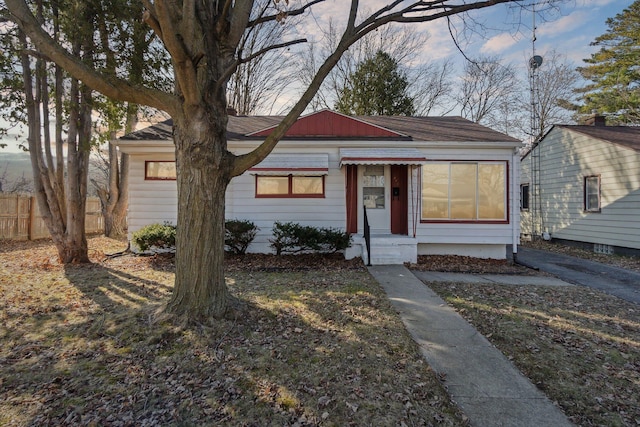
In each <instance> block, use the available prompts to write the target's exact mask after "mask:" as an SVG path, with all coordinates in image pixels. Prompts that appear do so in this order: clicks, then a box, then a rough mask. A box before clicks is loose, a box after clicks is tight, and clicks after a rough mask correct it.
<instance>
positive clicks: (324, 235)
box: [269, 221, 351, 255]
mask: <svg viewBox="0 0 640 427" xmlns="http://www.w3.org/2000/svg"><path fill="white" fill-rule="evenodd" d="M269 242H271V247H272V248H273V249H275V251H276V255H282V254H283V253H297V252H319V253H334V252H338V251H341V250H344V249H346V248H348V247H349V245H350V244H351V235H350V234H349V233H346V232H344V231H341V230H338V229H332V228H318V227H311V226H307V225H300V224H297V223H293V222H286V223H281V222H279V221H276V222H275V223H274V224H273V239H270V240H269Z"/></svg>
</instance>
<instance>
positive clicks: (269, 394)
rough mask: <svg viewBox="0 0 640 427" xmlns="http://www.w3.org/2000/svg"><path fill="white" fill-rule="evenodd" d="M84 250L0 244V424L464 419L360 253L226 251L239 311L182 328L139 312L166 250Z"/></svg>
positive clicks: (164, 281)
mask: <svg viewBox="0 0 640 427" xmlns="http://www.w3.org/2000/svg"><path fill="white" fill-rule="evenodd" d="M5 243H6V244H5ZM90 247H91V255H92V257H93V259H94V261H95V262H94V264H92V265H89V266H69V267H66V268H63V267H61V266H59V265H57V264H56V263H55V252H54V251H53V248H52V247H51V245H50V244H48V243H46V242H44V243H42V242H41V243H35V244H34V243H7V242H2V248H1V249H0V425H6V426H26V425H94V426H97V425H113V426H129V425H130V426H134V425H135V426H149V425H154V426H155V425H230V426H236V425H237V426H254V425H260V426H269V425H273V426H283V425H296V426H307V425H308V426H315V425H322V426H348V425H376V426H398V425H407V426H421V425H455V426H458V425H465V424H466V420H465V419H464V417H463V416H462V414H461V413H460V412H459V410H458V409H457V408H456V407H455V406H454V405H453V404H452V403H451V402H450V400H449V397H448V395H447V394H446V392H445V391H444V390H443V388H442V386H441V385H440V383H439V382H438V380H437V379H436V377H435V376H434V373H433V372H432V371H431V369H430V368H429V367H428V366H427V365H426V363H425V362H423V359H422V358H421V357H420V355H419V352H418V349H417V346H416V345H415V343H414V342H413V341H412V340H411V339H410V337H409V336H408V334H407V333H406V331H405V330H404V328H403V326H402V323H401V322H400V320H399V319H398V316H397V315H396V313H395V312H394V311H393V309H392V308H391V306H390V304H389V302H388V301H387V299H386V297H385V295H384V293H383V291H382V290H381V288H380V287H379V285H378V284H377V283H375V281H373V279H372V278H371V277H370V276H369V275H368V273H367V272H366V270H365V269H364V268H362V266H361V265H360V264H359V263H356V262H345V261H339V260H336V259H325V260H317V259H316V260H315V261H311V260H305V261H304V262H303V263H297V265H296V264H295V263H291V262H284V263H281V264H277V263H274V262H273V258H268V257H262V258H261V257H254V258H246V259H245V260H234V259H231V260H230V261H229V268H228V274H227V277H228V279H227V280H228V285H229V288H230V289H231V291H232V293H233V294H234V295H236V296H238V297H239V298H241V299H242V300H244V301H246V302H247V303H248V304H249V305H250V308H251V309H250V311H249V313H248V315H247V316H245V317H244V318H242V319H238V320H237V321H220V322H219V323H217V324H216V326H215V327H205V326H200V327H195V328H190V329H185V328H180V327H176V326H174V325H171V324H165V323H158V322H154V321H153V318H154V316H153V315H154V313H155V311H156V310H157V309H158V308H159V307H161V305H162V303H163V302H164V301H166V299H167V297H168V296H169V294H170V292H171V288H172V283H173V276H174V273H173V264H172V262H171V261H170V260H167V259H164V258H140V257H133V256H125V257H120V258H114V259H111V260H106V261H103V259H104V253H111V252H116V251H119V250H122V249H123V248H124V244H122V243H121V242H118V241H113V240H109V239H105V238H94V239H91V240H90ZM621 357H622V356H621Z"/></svg>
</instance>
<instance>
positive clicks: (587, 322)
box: [429, 283, 640, 426]
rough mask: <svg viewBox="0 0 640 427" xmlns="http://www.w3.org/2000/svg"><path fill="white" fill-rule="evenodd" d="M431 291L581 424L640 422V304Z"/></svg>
mask: <svg viewBox="0 0 640 427" xmlns="http://www.w3.org/2000/svg"><path fill="white" fill-rule="evenodd" d="M429 287H431V288H432V289H434V290H435V291H436V292H437V293H438V294H440V295H441V296H442V297H443V298H445V300H446V301H447V302H448V303H449V304H451V305H452V306H453V307H455V308H456V310H457V311H458V312H459V313H461V314H462V315H463V316H464V317H465V318H466V319H467V320H468V321H470V322H471V323H472V324H473V325H475V326H476V328H477V329H478V330H479V331H480V332H481V333H482V334H483V335H484V336H486V337H487V338H488V339H489V340H490V341H491V342H492V343H493V344H495V345H496V347H498V348H499V349H500V350H501V351H502V352H503V353H504V354H505V355H506V356H507V357H509V359H511V360H512V361H513V363H514V364H515V365H516V366H517V367H518V368H519V369H520V370H521V371H522V372H523V373H524V374H525V375H526V376H528V377H529V378H530V379H531V380H532V382H533V383H534V384H536V385H537V386H538V388H540V389H541V390H542V391H543V392H544V393H545V394H546V395H547V396H548V397H549V398H551V399H552V400H554V401H556V402H558V404H559V405H560V407H561V408H562V409H563V410H564V412H565V413H566V414H567V415H568V416H569V418H570V419H571V421H572V422H574V423H575V424H576V425H579V426H637V425H640V404H638V402H639V400H638V399H639V398H638V396H640V307H638V305H636V304H633V303H629V302H626V301H624V300H621V299H619V298H616V297H613V296H610V295H606V294H604V293H601V292H598V291H594V290H591V289H589V288H584V287H566V288H551V287H541V286H506V285H478V284H459V283H430V284H429Z"/></svg>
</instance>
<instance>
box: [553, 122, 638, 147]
mask: <svg viewBox="0 0 640 427" xmlns="http://www.w3.org/2000/svg"><path fill="white" fill-rule="evenodd" d="M558 127H560V128H564V129H568V130H571V131H574V132H578V133H581V134H584V135H587V136H590V137H592V138H597V139H601V140H603V141H608V142H611V143H613V144H618V145H622V146H625V147H628V148H631V149H632V150H636V151H640V126H585V125H558Z"/></svg>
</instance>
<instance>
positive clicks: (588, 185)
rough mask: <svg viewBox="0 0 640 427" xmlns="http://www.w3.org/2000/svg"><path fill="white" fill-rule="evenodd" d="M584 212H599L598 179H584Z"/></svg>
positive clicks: (595, 177) (588, 177)
mask: <svg viewBox="0 0 640 427" xmlns="http://www.w3.org/2000/svg"><path fill="white" fill-rule="evenodd" d="M584 210H585V211H587V212H600V177H599V176H585V177H584Z"/></svg>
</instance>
